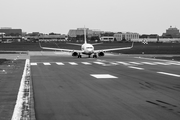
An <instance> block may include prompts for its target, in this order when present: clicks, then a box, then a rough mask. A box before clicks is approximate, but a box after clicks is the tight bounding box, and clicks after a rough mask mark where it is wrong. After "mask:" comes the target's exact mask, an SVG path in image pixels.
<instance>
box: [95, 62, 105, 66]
mask: <svg viewBox="0 0 180 120" xmlns="http://www.w3.org/2000/svg"><path fill="white" fill-rule="evenodd" d="M94 63H95V64H99V65H104V63H102V62H94Z"/></svg>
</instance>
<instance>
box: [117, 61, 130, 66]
mask: <svg viewBox="0 0 180 120" xmlns="http://www.w3.org/2000/svg"><path fill="white" fill-rule="evenodd" d="M117 63H120V64H123V65H130V64H129V63H126V62H120V61H117Z"/></svg>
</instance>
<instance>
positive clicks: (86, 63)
mask: <svg viewBox="0 0 180 120" xmlns="http://www.w3.org/2000/svg"><path fill="white" fill-rule="evenodd" d="M81 63H82V64H85V65H91V63H89V62H81Z"/></svg>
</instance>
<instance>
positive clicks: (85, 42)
mask: <svg viewBox="0 0 180 120" xmlns="http://www.w3.org/2000/svg"><path fill="white" fill-rule="evenodd" d="M84 44H87V40H86V28H85V27H84Z"/></svg>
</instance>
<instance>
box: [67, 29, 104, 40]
mask: <svg viewBox="0 0 180 120" xmlns="http://www.w3.org/2000/svg"><path fill="white" fill-rule="evenodd" d="M85 29H86V35H87V40H88V41H90V40H92V38H96V37H97V38H100V35H101V34H102V33H103V31H100V30H90V29H89V28H85ZM68 40H69V41H72V42H83V40H84V28H77V29H71V30H69V32H68Z"/></svg>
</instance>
